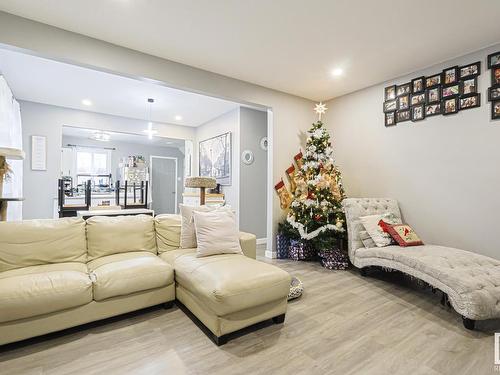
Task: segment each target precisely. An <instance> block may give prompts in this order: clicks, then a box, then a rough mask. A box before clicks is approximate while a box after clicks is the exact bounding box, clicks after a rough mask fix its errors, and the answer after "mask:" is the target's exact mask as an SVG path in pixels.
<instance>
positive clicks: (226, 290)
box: [173, 251, 290, 316]
mask: <svg viewBox="0 0 500 375" xmlns="http://www.w3.org/2000/svg"><path fill="white" fill-rule="evenodd" d="M173 262H174V268H175V280H176V282H177V283H178V284H179V285H180V286H182V287H183V288H184V289H186V290H188V291H189V292H191V293H192V294H193V295H194V296H195V297H197V298H199V299H200V300H201V301H203V302H204V303H206V305H207V307H208V308H209V309H210V310H212V311H213V312H214V313H215V314H217V315H218V316H224V315H227V314H230V313H234V312H237V311H241V310H244V309H248V308H251V307H255V306H259V305H262V304H265V303H268V302H271V301H276V300H280V299H286V297H287V295H288V292H289V290H290V275H289V274H288V273H287V272H285V271H283V270H282V269H280V268H278V267H275V266H273V265H270V264H267V263H263V262H259V261H257V260H255V259H250V258H248V257H246V256H244V255H239V254H221V255H213V256H208V257H203V258H197V257H196V251H186V252H185V253H184V254H180V255H179V256H177V257H176V258H175V259H174V260H173Z"/></svg>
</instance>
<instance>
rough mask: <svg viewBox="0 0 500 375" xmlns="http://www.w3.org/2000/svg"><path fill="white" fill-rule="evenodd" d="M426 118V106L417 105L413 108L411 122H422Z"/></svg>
mask: <svg viewBox="0 0 500 375" xmlns="http://www.w3.org/2000/svg"><path fill="white" fill-rule="evenodd" d="M424 118H425V111H424V105H423V104H420V105H416V106H414V107H411V121H420V120H423V119H424Z"/></svg>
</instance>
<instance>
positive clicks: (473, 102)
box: [460, 94, 481, 110]
mask: <svg viewBox="0 0 500 375" xmlns="http://www.w3.org/2000/svg"><path fill="white" fill-rule="evenodd" d="M480 105H481V94H472V95H468V96H463V97H461V98H460V110H463V109H470V108H476V107H479V106H480Z"/></svg>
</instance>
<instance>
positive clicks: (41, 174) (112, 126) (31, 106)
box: [20, 101, 194, 219]
mask: <svg viewBox="0 0 500 375" xmlns="http://www.w3.org/2000/svg"><path fill="white" fill-rule="evenodd" d="M20 105H21V118H22V122H23V148H24V150H25V152H26V161H25V163H24V197H25V201H24V202H23V218H24V219H38V218H50V217H52V216H53V198H55V197H57V179H58V178H59V177H60V171H61V139H62V127H63V125H69V126H77V127H83V128H90V129H102V130H110V131H122V132H129V133H136V134H140V133H141V132H142V130H143V129H144V121H140V120H134V119H128V118H124V117H118V116H110V115H103V114H99V113H94V112H87V111H80V110H75V109H68V108H62V107H57V106H51V105H46V104H39V103H33V102H26V101H21V102H20ZM155 128H156V129H157V130H158V135H159V136H164V137H169V138H180V139H182V138H186V139H194V128H189V127H185V126H176V125H169V124H158V123H155ZM32 135H43V136H46V137H47V170H46V171H32V170H31V136H32Z"/></svg>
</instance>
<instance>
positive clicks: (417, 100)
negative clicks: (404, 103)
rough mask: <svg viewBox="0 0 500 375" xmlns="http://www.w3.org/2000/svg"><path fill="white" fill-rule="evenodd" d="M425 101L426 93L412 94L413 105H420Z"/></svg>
mask: <svg viewBox="0 0 500 375" xmlns="http://www.w3.org/2000/svg"><path fill="white" fill-rule="evenodd" d="M424 102H425V93H422V94H413V95H412V96H411V105H412V106H413V105H419V104H423V103H424Z"/></svg>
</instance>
